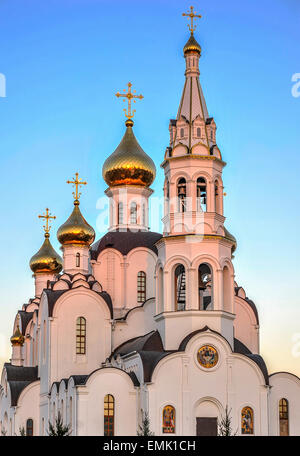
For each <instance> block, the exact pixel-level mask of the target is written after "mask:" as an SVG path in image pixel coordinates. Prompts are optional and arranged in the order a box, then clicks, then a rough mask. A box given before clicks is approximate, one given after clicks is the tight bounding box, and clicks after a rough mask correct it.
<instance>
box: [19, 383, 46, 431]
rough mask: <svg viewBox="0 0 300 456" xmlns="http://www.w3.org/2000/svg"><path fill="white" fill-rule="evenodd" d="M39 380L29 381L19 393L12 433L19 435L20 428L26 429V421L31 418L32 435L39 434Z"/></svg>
mask: <svg viewBox="0 0 300 456" xmlns="http://www.w3.org/2000/svg"><path fill="white" fill-rule="evenodd" d="M39 405H40V382H39V381H36V382H33V383H30V385H28V386H26V388H25V389H24V390H23V391H22V393H21V394H20V397H19V399H18V405H17V408H16V415H15V426H14V427H15V429H14V433H15V434H16V435H20V428H24V429H25V430H26V421H27V420H28V419H30V418H31V419H32V420H33V435H40V421H39V416H40V409H39Z"/></svg>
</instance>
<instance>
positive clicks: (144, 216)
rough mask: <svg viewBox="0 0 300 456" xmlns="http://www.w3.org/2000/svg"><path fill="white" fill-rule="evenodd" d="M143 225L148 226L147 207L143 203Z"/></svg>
mask: <svg viewBox="0 0 300 456" xmlns="http://www.w3.org/2000/svg"><path fill="white" fill-rule="evenodd" d="M143 225H144V226H145V225H146V205H145V203H143Z"/></svg>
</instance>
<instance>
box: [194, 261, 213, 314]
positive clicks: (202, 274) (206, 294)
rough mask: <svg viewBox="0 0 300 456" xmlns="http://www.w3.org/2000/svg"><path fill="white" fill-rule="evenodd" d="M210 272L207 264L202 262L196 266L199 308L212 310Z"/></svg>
mask: <svg viewBox="0 0 300 456" xmlns="http://www.w3.org/2000/svg"><path fill="white" fill-rule="evenodd" d="M212 282H213V281H212V272H211V268H210V266H209V265H208V264H206V263H202V264H200V266H199V268H198V290H199V291H198V293H199V310H213V300H212V292H213V284H212Z"/></svg>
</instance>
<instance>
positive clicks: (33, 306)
mask: <svg viewBox="0 0 300 456" xmlns="http://www.w3.org/2000/svg"><path fill="white" fill-rule="evenodd" d="M185 16H187V17H188V19H189V21H190V25H189V30H190V36H189V39H188V41H187V43H186V44H185V46H184V48H183V54H184V59H185V79H184V80H183V91H182V96H181V100H180V103H179V109H178V113H177V117H176V118H174V119H171V120H170V125H169V132H170V143H169V145H168V147H167V148H166V150H165V153H164V155H162V163H161V168H162V170H163V172H164V174H165V180H164V188H163V192H164V216H163V220H162V221H163V233H162V234H161V233H156V232H152V231H150V229H149V199H150V198H151V195H152V193H153V190H152V189H151V185H152V183H153V181H154V179H155V175H156V167H155V164H154V162H153V160H152V159H151V158H150V156H149V155H148V154H147V153H146V152H145V151H144V150H143V149H142V147H141V146H140V144H139V143H138V141H137V139H136V137H135V134H134V121H133V115H134V112H135V111H134V110H132V106H131V103H132V102H133V101H135V100H136V99H141V98H142V96H141V95H136V94H135V91H133V90H132V86H131V84H130V83H129V84H128V92H127V93H126V92H124V93H123V94H122V93H117V96H118V97H123V98H124V99H125V100H127V102H128V109H127V110H125V113H126V122H125V133H124V136H123V138H122V139H121V142H120V143H119V145H118V147H117V148H116V150H115V151H114V152H113V153H112V154H111V155H110V156H109V157H108V158H107V159H106V160H105V162H104V164H103V169H102V173H103V179H104V180H105V182H106V184H107V190H106V191H105V193H106V196H107V198H108V200H109V210H110V215H109V227H108V231H107V233H106V234H105V235H104V236H103V237H101V238H100V239H98V240H95V236H96V234H95V231H94V229H93V228H92V226H90V225H89V224H88V222H87V221H86V220H85V218H84V216H83V214H82V212H84V211H83V210H82V209H81V208H80V191H82V189H83V188H86V187H84V186H85V185H86V182H85V181H83V180H81V179H80V178H79V175H78V174H77V173H76V175H75V178H74V179H73V180H71V181H67V183H69V184H70V185H72V186H73V188H74V193H73V196H74V207H73V211H72V212H71V215H70V217H69V218H68V220H67V221H66V222H64V223H63V224H62V225H61V226H60V227H59V228H58V231H57V238H58V240H59V242H60V244H61V246H62V247H61V249H62V258H61V257H60V256H59V254H58V253H57V252H56V251H55V250H54V249H53V247H52V245H51V242H50V225H49V223H50V222H51V220H52V221H53V219H55V217H54V216H52V215H51V214H50V212H49V210H48V209H46V212H45V214H44V215H41V216H40V218H43V219H44V221H45V225H44V242H43V244H42V246H41V248H40V250H39V251H38V252H37V253H36V254H35V255H34V256H33V257H32V258H31V260H30V268H31V270H32V272H33V278H34V285H35V292H34V297H33V298H31V299H29V300H28V302H27V304H24V305H22V307H21V308H20V310H19V311H18V313H17V315H16V318H15V321H14V325H13V331H12V334H13V335H12V337H11V345H12V354H11V359H10V361H9V362H7V363H5V365H4V368H3V372H2V376H1V386H0V434H1V435H3V436H4V435H20V432H21V430H22V429H23V430H24V431H25V432H26V434H27V435H34V436H38V435H48V432H49V423H52V424H54V423H55V420H56V418H57V417H58V414H60V415H61V417H62V420H63V422H64V423H65V424H66V425H68V426H69V429H70V432H71V435H73V436H87V435H96V436H134V435H136V434H137V431H138V430H139V427H140V425H141V424H142V422H143V419H144V418H145V416H146V414H147V415H148V417H149V420H150V428H151V431H152V432H154V434H155V436H171V437H172V436H195V435H198V436H205V435H217V433H218V424H219V423H220V420H221V419H222V417H224V416H225V414H226V410H227V412H228V413H229V415H230V419H231V427H232V430H233V432H234V433H235V432H236V433H237V435H245V436H246V435H256V436H260V435H272V436H275V435H300V379H299V378H298V377H296V376H295V375H293V374H291V373H288V372H277V373H273V374H270V373H269V371H268V368H267V366H266V363H265V361H264V359H263V358H262V357H261V355H260V345H259V315H258V311H257V308H256V306H255V304H254V302H253V301H252V300H251V299H249V298H248V297H247V296H248V295H247V293H246V291H245V290H244V288H243V287H242V286H240V285H239V284H238V283H236V281H235V271H234V266H233V258H234V255H235V251H236V248H237V241H236V239H235V237H234V236H233V235H232V234H231V233H230V232H229V231H228V229H227V228H226V219H225V215H224V211H223V197H224V188H223V179H222V172H223V168H224V166H225V165H226V163H225V161H224V157H223V155H222V153H221V150H220V149H219V147H218V145H217V137H216V128H217V127H216V123H215V121H214V118H213V117H211V116H210V115H209V114H208V109H207V106H206V102H205V97H204V94H203V91H202V88H201V84H200V79H199V76H200V71H199V60H200V57H201V46H200V45H199V43H198V42H197V40H196V37H195V33H194V32H195V25H194V21H195V19H196V18H198V17H200V16H198V15H197V14H196V13H195V12H194V9H193V8H192V7H191V9H190V11H189V12H188V13H187V14H185ZM174 96H177V94H174ZM91 165H92V164H91ZM81 211H82V212H81Z"/></svg>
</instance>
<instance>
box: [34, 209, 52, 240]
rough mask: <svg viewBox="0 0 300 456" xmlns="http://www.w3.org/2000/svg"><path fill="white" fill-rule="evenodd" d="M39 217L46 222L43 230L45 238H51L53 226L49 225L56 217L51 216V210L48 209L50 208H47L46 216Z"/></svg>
mask: <svg viewBox="0 0 300 456" xmlns="http://www.w3.org/2000/svg"><path fill="white" fill-rule="evenodd" d="M38 217H39V218H41V219H45V220H46V224H45V225H44V226H43V228H44V231H45V237H49V231H50V229H51V225H49V220H50V219H53V220H55V219H56V217H55V215H50V212H49V209H48V207H46V214H43V215H39V216H38Z"/></svg>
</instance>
